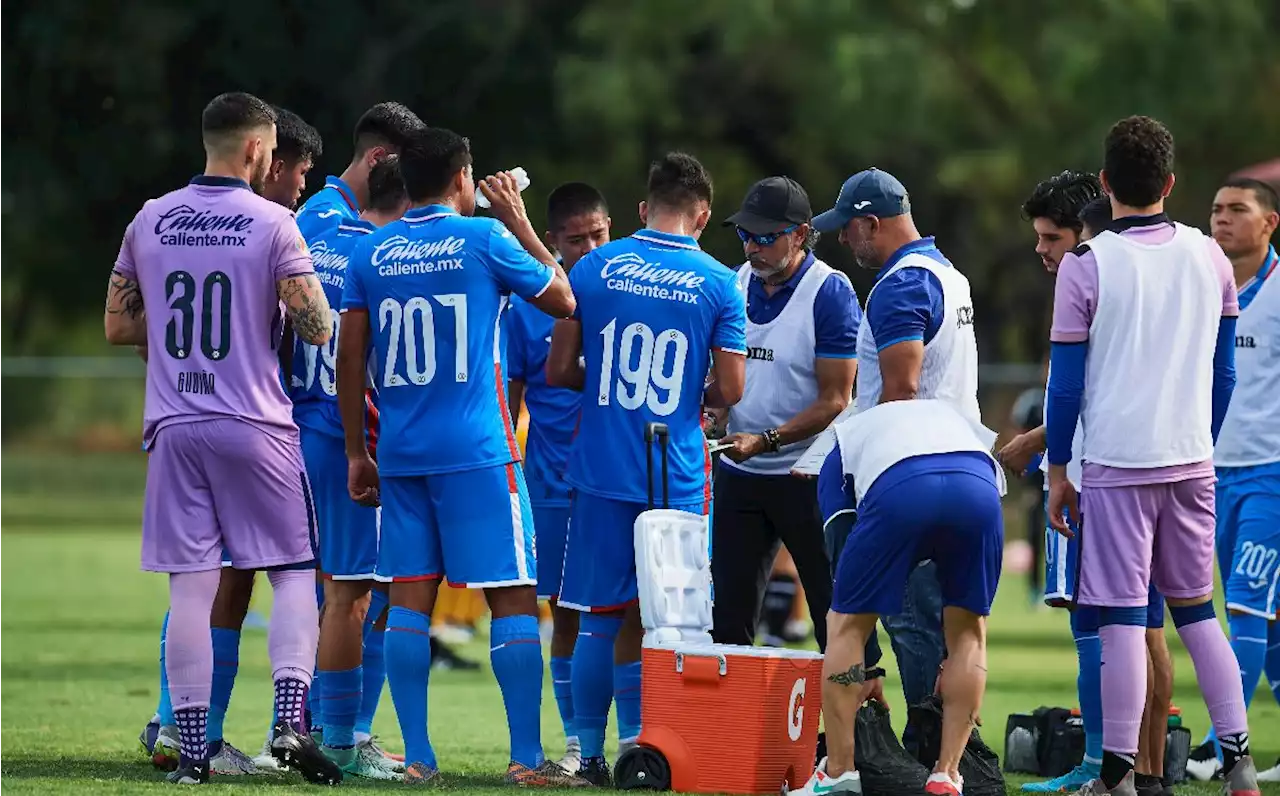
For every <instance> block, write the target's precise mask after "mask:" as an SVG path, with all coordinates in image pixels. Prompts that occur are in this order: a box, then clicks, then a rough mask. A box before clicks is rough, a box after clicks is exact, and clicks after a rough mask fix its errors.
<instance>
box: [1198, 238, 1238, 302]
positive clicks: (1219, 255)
mask: <svg viewBox="0 0 1280 796" xmlns="http://www.w3.org/2000/svg"><path fill="white" fill-rule="evenodd" d="M1204 239H1205V245H1207V246H1208V247H1209V259H1211V260H1213V265H1214V268H1215V269H1216V270H1217V274H1218V279H1219V280H1220V281H1221V282H1222V316H1223V317H1224V318H1232V317H1236V316H1238V315H1239V314H1240V297H1239V295H1238V294H1237V293H1236V275H1235V271H1233V270H1232V268H1231V260H1229V259H1228V258H1227V254H1226V252H1224V251H1223V250H1222V247H1221V246H1219V245H1218V242H1217V241H1216V240H1214V239H1213V238H1211V237H1209V236H1208V235H1206V236H1205V238H1204Z"/></svg>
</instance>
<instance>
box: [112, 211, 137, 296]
mask: <svg viewBox="0 0 1280 796" xmlns="http://www.w3.org/2000/svg"><path fill="white" fill-rule="evenodd" d="M141 215H142V213H141V212H139V213H138V215H136V216H134V217H133V220H132V221H130V222H129V226H127V227H125V230H124V239H123V240H121V241H120V253H119V254H117V255H116V264H115V265H114V266H113V267H112V269H111V270H113V271H115V272H116V273H117V274H120V276H123V277H124V278H125V279H132V280H134V281H135V282H136V281H137V279H138V266H137V265H135V264H134V261H133V228H134V227H135V226H137V224H138V217H139V216H141Z"/></svg>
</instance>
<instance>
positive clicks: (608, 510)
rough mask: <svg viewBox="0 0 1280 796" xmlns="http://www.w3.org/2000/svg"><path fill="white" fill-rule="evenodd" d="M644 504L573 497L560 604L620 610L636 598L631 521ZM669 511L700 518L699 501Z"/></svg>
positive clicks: (578, 494) (590, 609)
mask: <svg viewBox="0 0 1280 796" xmlns="http://www.w3.org/2000/svg"><path fill="white" fill-rule="evenodd" d="M646 508H647V507H646V506H645V504H644V503H631V502H628V501H622V500H612V499H610V498H603V497H598V496H596V495H588V494H585V493H583V492H575V493H574V496H573V508H572V510H571V512H570V517H569V537H568V539H567V540H566V542H565V546H564V576H563V581H562V582H561V584H560V605H563V606H564V607H565V608H573V609H575V610H578V611H587V612H608V611H620V610H622V609H624V608H626V607H627V606H629V605H630V604H632V603H634V602H635V601H636V600H637V599H639V585H638V584H637V582H636V546H635V525H636V518H637V517H639V516H640V513H641V512H642V511H644V510H645V509H646ZM671 508H673V509H676V510H678V511H687V512H690V513H692V514H706V513H707V511H706V508H707V506H706V503H705V501H702V500H699V501H696V502H692V503H673V504H671Z"/></svg>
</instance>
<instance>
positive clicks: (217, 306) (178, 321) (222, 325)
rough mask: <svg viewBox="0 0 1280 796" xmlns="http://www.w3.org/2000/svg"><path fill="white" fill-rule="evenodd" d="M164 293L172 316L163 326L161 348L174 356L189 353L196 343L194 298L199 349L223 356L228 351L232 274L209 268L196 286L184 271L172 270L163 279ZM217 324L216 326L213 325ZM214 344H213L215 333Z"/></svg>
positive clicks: (207, 354) (209, 356) (213, 356)
mask: <svg viewBox="0 0 1280 796" xmlns="http://www.w3.org/2000/svg"><path fill="white" fill-rule="evenodd" d="M164 297H165V300H166V301H168V302H169V310H170V312H171V316H170V318H169V323H168V324H167V325H166V326H165V329H164V348H165V350H166V351H168V352H169V356H171V357H173V358H174V359H186V358H187V357H189V356H191V349H192V348H193V347H194V346H195V339H194V338H195V323H196V302H197V300H198V301H199V303H200V353H202V354H204V356H205V358H206V359H215V360H223V359H226V358H227V354H229V353H230V352H231V277H229V276H227V275H226V274H224V273H223V272H222V271H210V272H209V275H208V276H206V277H205V278H204V282H203V283H202V284H201V285H200V286H199V287H198V288H197V285H196V279H195V277H193V276H192V275H191V274H190V273H188V272H187V271H174V272H172V273H171V274H169V276H168V278H167V279H165V280H164ZM215 324H216V326H217V328H216V329H215V328H214V326H215ZM215 335H216V337H217V339H218V342H217V345H214V342H213V340H214V337H215Z"/></svg>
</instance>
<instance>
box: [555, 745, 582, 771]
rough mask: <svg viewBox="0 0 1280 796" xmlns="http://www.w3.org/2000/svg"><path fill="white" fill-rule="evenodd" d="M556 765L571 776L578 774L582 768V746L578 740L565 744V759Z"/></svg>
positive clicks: (558, 761)
mask: <svg viewBox="0 0 1280 796" xmlns="http://www.w3.org/2000/svg"><path fill="white" fill-rule="evenodd" d="M556 765H558V766H560V767H561V768H563V769H564V770H565V771H568V772H569V773H570V774H577V773H578V770H579V769H581V768H582V744H580V743H578V739H577V738H571V739H570V740H569V741H568V742H567V743H565V745H564V757H562V758H560V759H559V760H557V761H556Z"/></svg>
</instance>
